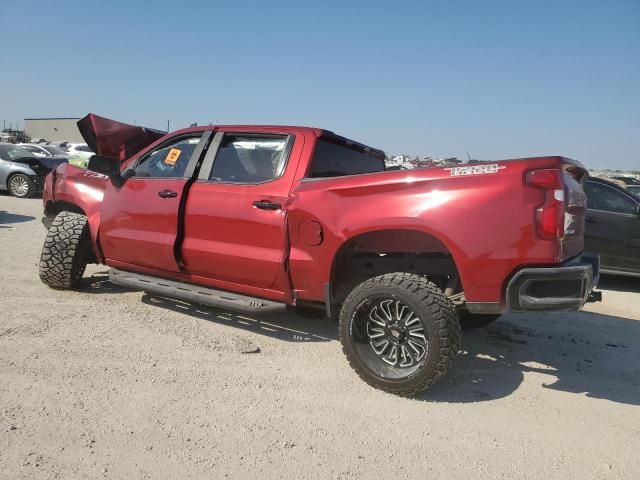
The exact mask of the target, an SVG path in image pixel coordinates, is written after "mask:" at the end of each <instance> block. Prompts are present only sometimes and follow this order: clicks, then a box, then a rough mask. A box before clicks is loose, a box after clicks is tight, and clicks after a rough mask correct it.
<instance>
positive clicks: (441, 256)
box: [329, 228, 462, 304]
mask: <svg viewBox="0 0 640 480" xmlns="http://www.w3.org/2000/svg"><path fill="white" fill-rule="evenodd" d="M393 272H406V273H417V274H420V275H425V276H428V277H430V278H431V279H432V281H434V282H435V283H436V284H438V286H440V287H441V288H442V290H445V288H446V287H447V281H448V280H449V279H451V278H453V277H455V281H456V282H457V285H458V286H457V288H455V289H456V290H461V288H462V282H461V280H460V269H459V263H458V262H457V261H456V259H455V255H454V253H453V252H452V249H451V248H449V246H448V245H447V242H446V241H445V240H443V239H442V238H441V237H440V236H438V235H435V234H433V233H431V232H426V231H424V230H420V229H416V228H383V229H379V228H378V229H371V230H366V231H360V232H358V233H356V234H354V235H352V236H350V237H348V238H346V239H345V240H344V241H343V242H342V243H341V244H340V246H339V247H338V249H337V250H336V252H335V254H334V255H333V259H332V262H331V270H330V275H329V282H330V287H331V302H332V303H334V304H340V303H341V302H342V300H344V298H346V296H347V295H348V293H349V291H350V290H351V289H352V288H353V287H355V286H356V285H357V284H359V283H361V282H362V281H365V280H367V279H369V278H372V277H375V276H378V275H384V274H387V273H393Z"/></svg>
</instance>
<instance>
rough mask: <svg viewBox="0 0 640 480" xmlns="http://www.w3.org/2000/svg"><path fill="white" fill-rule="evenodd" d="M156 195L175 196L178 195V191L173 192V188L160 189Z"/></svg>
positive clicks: (162, 196) (163, 196)
mask: <svg viewBox="0 0 640 480" xmlns="http://www.w3.org/2000/svg"><path fill="white" fill-rule="evenodd" d="M158 196H159V197H160V198H176V197H177V196H178V192H174V191H173V190H162V191H160V192H158Z"/></svg>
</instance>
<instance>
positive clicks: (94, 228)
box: [44, 200, 104, 263]
mask: <svg viewBox="0 0 640 480" xmlns="http://www.w3.org/2000/svg"><path fill="white" fill-rule="evenodd" d="M94 210H95V211H93V212H92V211H91V210H90V209H88V208H87V209H85V208H83V206H81V205H79V204H78V203H75V202H71V201H67V200H49V201H47V202H46V204H45V206H44V215H45V218H46V219H47V222H48V223H49V224H50V223H51V222H52V221H53V219H54V218H55V217H56V215H58V214H59V213H60V212H73V213H79V214H81V215H84V216H85V217H87V223H88V225H89V235H90V237H91V244H92V247H93V252H94V254H95V256H96V259H97V260H98V261H99V262H100V263H102V262H103V260H104V257H103V255H102V250H101V249H100V245H99V242H98V228H99V226H100V211H99V210H96V209H94Z"/></svg>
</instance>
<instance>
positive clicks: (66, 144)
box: [47, 142, 70, 152]
mask: <svg viewBox="0 0 640 480" xmlns="http://www.w3.org/2000/svg"><path fill="white" fill-rule="evenodd" d="M47 145H52V146H54V147H58V148H59V149H60V150H63V151H65V152H66V151H67V150H69V145H70V143H69V142H47Z"/></svg>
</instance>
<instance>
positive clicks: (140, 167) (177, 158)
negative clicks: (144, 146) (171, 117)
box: [135, 134, 202, 178]
mask: <svg viewBox="0 0 640 480" xmlns="http://www.w3.org/2000/svg"><path fill="white" fill-rule="evenodd" d="M201 136H202V134H197V135H195V136H193V135H192V136H188V137H181V138H179V139H176V140H175V141H173V142H171V143H169V144H164V145H161V146H160V147H158V148H157V149H155V150H153V151H151V152H149V153H148V154H146V155H145V156H144V157H142V158H141V159H140V161H139V162H138V164H137V165H136V167H135V177H152V178H180V177H183V176H184V172H185V171H186V169H187V164H188V163H189V159H190V158H191V155H192V154H193V151H194V150H195V149H196V146H197V145H198V143H199V142H200V137H201Z"/></svg>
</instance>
